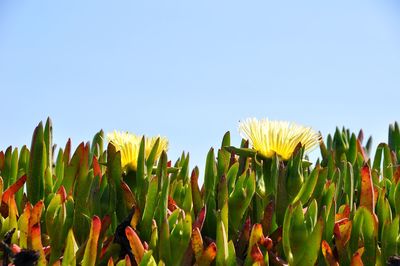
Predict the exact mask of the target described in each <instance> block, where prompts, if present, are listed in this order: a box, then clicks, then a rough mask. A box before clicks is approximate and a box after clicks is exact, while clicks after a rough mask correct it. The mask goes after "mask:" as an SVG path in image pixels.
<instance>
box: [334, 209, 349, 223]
mask: <svg viewBox="0 0 400 266" xmlns="http://www.w3.org/2000/svg"><path fill="white" fill-rule="evenodd" d="M342 206H343V205H342ZM349 217H350V206H349V205H345V207H344V209H343V212H341V213H337V214H335V222H337V221H339V220H342V219H344V218H349Z"/></svg>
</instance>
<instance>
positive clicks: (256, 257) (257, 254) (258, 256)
mask: <svg viewBox="0 0 400 266" xmlns="http://www.w3.org/2000/svg"><path fill="white" fill-rule="evenodd" d="M250 255H251V258H252V259H253V262H258V263H259V264H258V265H265V264H264V255H263V254H262V252H261V250H260V248H259V247H258V245H257V244H255V245H254V246H253V247H252V248H251V253H250Z"/></svg>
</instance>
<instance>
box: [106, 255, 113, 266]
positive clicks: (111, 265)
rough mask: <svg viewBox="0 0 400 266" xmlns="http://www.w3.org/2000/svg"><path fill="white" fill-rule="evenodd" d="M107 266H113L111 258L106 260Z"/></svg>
mask: <svg viewBox="0 0 400 266" xmlns="http://www.w3.org/2000/svg"><path fill="white" fill-rule="evenodd" d="M107 266H114V261H113V258H112V257H110V259H109V260H108V263H107Z"/></svg>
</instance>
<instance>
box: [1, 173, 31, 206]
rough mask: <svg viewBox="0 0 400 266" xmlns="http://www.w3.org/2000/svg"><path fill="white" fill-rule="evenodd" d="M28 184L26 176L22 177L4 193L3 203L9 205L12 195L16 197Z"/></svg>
mask: <svg viewBox="0 0 400 266" xmlns="http://www.w3.org/2000/svg"><path fill="white" fill-rule="evenodd" d="M25 182H26V175H23V176H21V177H20V178H19V179H18V180H17V181H15V183H14V184H12V185H11V186H10V187H9V188H7V190H6V191H4V193H3V196H2V199H1V200H2V201H3V202H4V203H8V200H9V199H10V197H11V196H12V195H14V194H15V193H16V192H17V191H18V190H19V189H20V188H21V187H22V186H23V185H24V184H25Z"/></svg>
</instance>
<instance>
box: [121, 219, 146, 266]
mask: <svg viewBox="0 0 400 266" xmlns="http://www.w3.org/2000/svg"><path fill="white" fill-rule="evenodd" d="M125 234H126V237H127V238H128V240H129V244H130V246H131V249H132V252H133V255H134V256H135V260H136V263H137V264H139V263H140V261H141V260H142V258H143V255H144V247H143V244H142V242H141V241H140V238H139V236H138V235H137V234H136V232H135V231H134V230H133V229H132V228H131V227H130V226H128V227H126V228H125Z"/></svg>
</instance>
